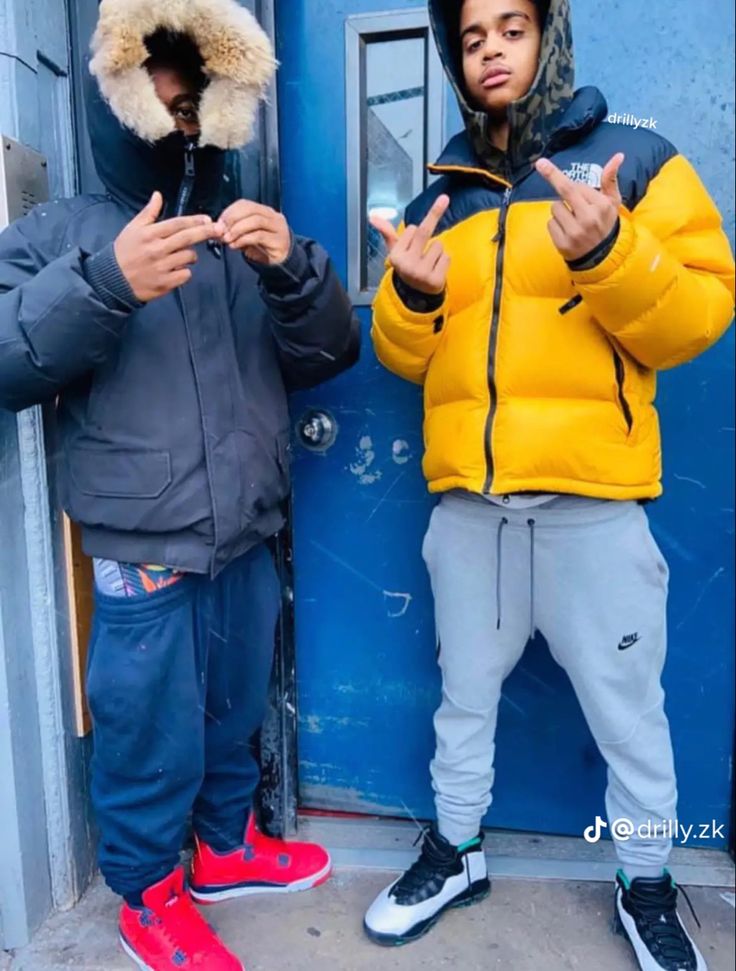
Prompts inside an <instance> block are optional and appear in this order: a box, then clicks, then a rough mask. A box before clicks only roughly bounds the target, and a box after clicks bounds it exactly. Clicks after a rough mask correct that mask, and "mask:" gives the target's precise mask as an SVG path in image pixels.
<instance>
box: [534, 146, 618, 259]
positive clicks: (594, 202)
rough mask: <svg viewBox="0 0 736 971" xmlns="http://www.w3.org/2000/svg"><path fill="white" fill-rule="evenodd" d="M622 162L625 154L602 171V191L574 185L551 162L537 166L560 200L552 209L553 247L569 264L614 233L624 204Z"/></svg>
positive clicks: (590, 251)
mask: <svg viewBox="0 0 736 971" xmlns="http://www.w3.org/2000/svg"><path fill="white" fill-rule="evenodd" d="M623 161H624V155H623V153H621V152H619V153H618V154H617V155H614V156H613V158H612V159H611V160H610V162H609V163H608V164H607V165H606V167H605V168H604V169H603V176H602V178H601V188H600V190H599V189H593V188H591V187H590V186H587V185H581V184H580V183H578V182H573V181H572V179H570V178H568V177H567V176H566V175H565V173H564V172H562V171H560V169H558V168H557V166H556V165H554V164H553V163H552V162H550V161H549V159H540V160H539V161H538V162H537V165H536V168H537V172H539V174H540V175H541V176H542V177H543V178H545V179H546V180H547V181H548V182H549V184H550V185H551V186H552V188H553V189H554V190H555V192H556V193H557V194H558V196H559V197H560V200H561V201H559V202H555V203H554V204H553V206H552V219H551V220H550V222H549V224H548V228H549V234H550V236H551V237H552V241H553V243H554V244H555V246H556V247H557V249H558V250H559V251H560V253H562V255H563V256H564V257H565V259H566V260H567V261H568V262H572V261H573V260H579V259H582V258H583V257H584V256H587V255H588V253H592V252H593V250H594V249H595V248H596V247H597V246H599V245H600V243H602V242H603V241H604V240H606V239H607V238H608V237H609V236H610V235H611V233H612V232H613V230H614V227H615V226H616V222H617V220H618V218H619V209H620V207H621V203H622V201H623V200H622V198H621V192H620V190H619V187H618V173H619V170H620V168H621V165H622V164H623Z"/></svg>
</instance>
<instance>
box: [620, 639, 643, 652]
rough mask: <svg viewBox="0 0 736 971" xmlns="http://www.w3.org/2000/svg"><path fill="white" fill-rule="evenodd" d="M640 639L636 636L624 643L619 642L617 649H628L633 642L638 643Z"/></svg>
mask: <svg viewBox="0 0 736 971" xmlns="http://www.w3.org/2000/svg"><path fill="white" fill-rule="evenodd" d="M640 640H641V637H637V638H636V639H635V640H633V641H629V642H628V643H626V644H624V643H621V644H619V646H618V649H619V651H628V649H629V648H630V647H633V646H634V644H638V643H639V641H640Z"/></svg>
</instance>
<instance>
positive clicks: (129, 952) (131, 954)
mask: <svg viewBox="0 0 736 971" xmlns="http://www.w3.org/2000/svg"><path fill="white" fill-rule="evenodd" d="M119 939H120V944H121V946H122V948H123V950H124V951H125V953H126V954H127V955H128V957H129V958H130V960H131V961H132V962H133V964H136V965H137V966H138V967H139V968H140V969H141V971H154V969H153V968H152V967H151V966H150V964H146V963H145V961H143V960H141V958H139V957H138V955H137V954H136V953H135V951H134V950H133V948H132V947H131V946H130V944H128V942H127V941H126V940H125V938H124V937H123V935H122V934H120V935H119ZM240 971H245V965H244V964H241V965H240Z"/></svg>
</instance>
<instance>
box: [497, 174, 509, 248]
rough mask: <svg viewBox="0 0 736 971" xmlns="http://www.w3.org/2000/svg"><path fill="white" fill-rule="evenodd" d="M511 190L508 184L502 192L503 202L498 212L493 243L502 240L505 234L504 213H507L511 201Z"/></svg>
mask: <svg viewBox="0 0 736 971" xmlns="http://www.w3.org/2000/svg"><path fill="white" fill-rule="evenodd" d="M511 191H512V190H511V186H508V187H507V188H506V190H505V191H504V194H503V202H502V203H501V209H500V210H499V213H498V232H497V233H496V235H495V236H494V237H493V240H492V242H494V243H501V242H503V239H504V236H505V235H506V215H507V213H508V208H509V202H510V201H511Z"/></svg>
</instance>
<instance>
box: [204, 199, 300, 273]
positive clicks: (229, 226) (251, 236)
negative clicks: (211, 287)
mask: <svg viewBox="0 0 736 971" xmlns="http://www.w3.org/2000/svg"><path fill="white" fill-rule="evenodd" d="M219 223H220V224H221V225H222V227H223V231H224V235H223V237H222V239H223V242H224V243H225V245H226V246H229V247H230V249H233V250H240V251H241V252H242V253H243V255H244V256H246V257H247V258H248V259H249V260H252V261H253V262H254V263H265V264H266V265H268V266H274V265H275V264H277V263H283V262H284V260H285V259H286V257H287V256H288V255H289V253H290V252H291V230H290V229H289V224H288V223H287V221H286V219H285V217H284V216H282V215H281V213H280V212H276V210H275V209H271V208H270V207H269V206H262V205H260V204H259V203H257V202H251V201H250V200H249V199H239V200H238V201H237V202H234V203H233V204H232V205H231V206H228V208H227V209H226V210H225V211H224V212H223V214H222V215H221V216H220V219H219Z"/></svg>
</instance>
